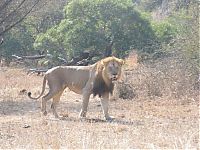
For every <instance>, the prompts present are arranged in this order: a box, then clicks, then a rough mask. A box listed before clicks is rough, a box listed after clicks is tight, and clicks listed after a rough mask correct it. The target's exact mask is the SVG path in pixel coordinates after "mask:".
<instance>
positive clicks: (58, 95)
mask: <svg viewBox="0 0 200 150" xmlns="http://www.w3.org/2000/svg"><path fill="white" fill-rule="evenodd" d="M63 91H64V90H61V91H60V92H58V93H57V94H56V95H55V96H54V97H53V102H52V104H51V109H52V111H53V114H54V116H55V118H59V115H58V113H57V111H56V107H57V104H58V103H59V101H60V97H61V95H62V93H63Z"/></svg>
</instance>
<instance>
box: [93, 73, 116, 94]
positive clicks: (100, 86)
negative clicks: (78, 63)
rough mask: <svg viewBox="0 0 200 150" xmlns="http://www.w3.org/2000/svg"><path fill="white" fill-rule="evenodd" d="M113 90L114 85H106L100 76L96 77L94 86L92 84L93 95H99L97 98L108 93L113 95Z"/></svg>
mask: <svg viewBox="0 0 200 150" xmlns="http://www.w3.org/2000/svg"><path fill="white" fill-rule="evenodd" d="M113 89H114V84H113V83H110V84H109V85H107V84H106V83H105V81H104V80H103V78H102V76H101V75H97V77H96V79H95V81H94V84H93V89H92V92H93V95H94V96H96V95H99V97H101V96H102V95H103V94H105V93H107V92H109V93H111V94H112V93H113Z"/></svg>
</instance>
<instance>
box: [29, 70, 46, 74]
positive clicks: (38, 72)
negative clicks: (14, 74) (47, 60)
mask: <svg viewBox="0 0 200 150" xmlns="http://www.w3.org/2000/svg"><path fill="white" fill-rule="evenodd" d="M47 70H48V69H29V70H28V72H27V75H28V74H33V73H37V75H40V74H41V73H45V72H47Z"/></svg>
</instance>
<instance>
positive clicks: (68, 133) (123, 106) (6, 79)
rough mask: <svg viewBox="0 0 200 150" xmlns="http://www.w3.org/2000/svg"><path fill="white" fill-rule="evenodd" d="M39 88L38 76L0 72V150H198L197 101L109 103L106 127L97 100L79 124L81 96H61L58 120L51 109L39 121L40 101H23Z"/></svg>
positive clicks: (158, 100) (67, 94) (21, 71)
mask: <svg viewBox="0 0 200 150" xmlns="http://www.w3.org/2000/svg"><path fill="white" fill-rule="evenodd" d="M41 85H42V77H41V76H36V75H30V76H28V75H27V74H26V71H25V70H23V69H16V68H15V69H12V68H6V67H1V68H0V149H13V148H26V149H35V148H39V149H47V148H52V149H57V148H66V149H80V148H81V149H82V148H84V149H134V148H137V149H158V148H161V149H164V148H167V149H198V143H199V114H198V110H199V104H198V100H197V99H193V98H189V97H188V98H185V99H168V98H159V97H158V98H153V99H141V98H137V97H135V98H133V99H131V100H123V99H117V100H112V101H111V102H110V109H109V110H110V114H111V115H112V116H114V117H115V120H114V121H112V122H105V121H103V115H102V111H101V107H100V102H99V99H98V98H93V97H91V100H90V103H89V110H88V114H87V118H88V119H86V120H82V121H81V120H79V118H78V114H79V111H80V108H81V96H80V95H77V94H74V93H72V92H70V91H69V90H65V92H64V94H63V96H62V97H61V101H60V103H59V107H58V112H59V114H60V115H62V116H63V119H62V120H56V119H54V116H53V115H52V112H51V110H50V103H48V115H47V116H46V117H41V116H40V100H38V101H36V100H30V99H29V98H28V97H27V91H32V92H33V95H34V96H36V95H38V94H39V93H40V91H41ZM46 91H48V89H47V90H46Z"/></svg>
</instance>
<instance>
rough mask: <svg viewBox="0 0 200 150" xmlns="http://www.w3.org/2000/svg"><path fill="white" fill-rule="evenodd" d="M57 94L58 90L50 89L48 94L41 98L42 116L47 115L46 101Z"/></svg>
mask: <svg viewBox="0 0 200 150" xmlns="http://www.w3.org/2000/svg"><path fill="white" fill-rule="evenodd" d="M57 94H58V90H52V89H51V88H50V90H49V92H48V93H47V94H46V95H45V96H43V97H42V103H41V112H42V114H43V115H45V116H46V115H47V110H46V104H47V101H48V100H50V99H51V98H53V97H54V96H55V95H57Z"/></svg>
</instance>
